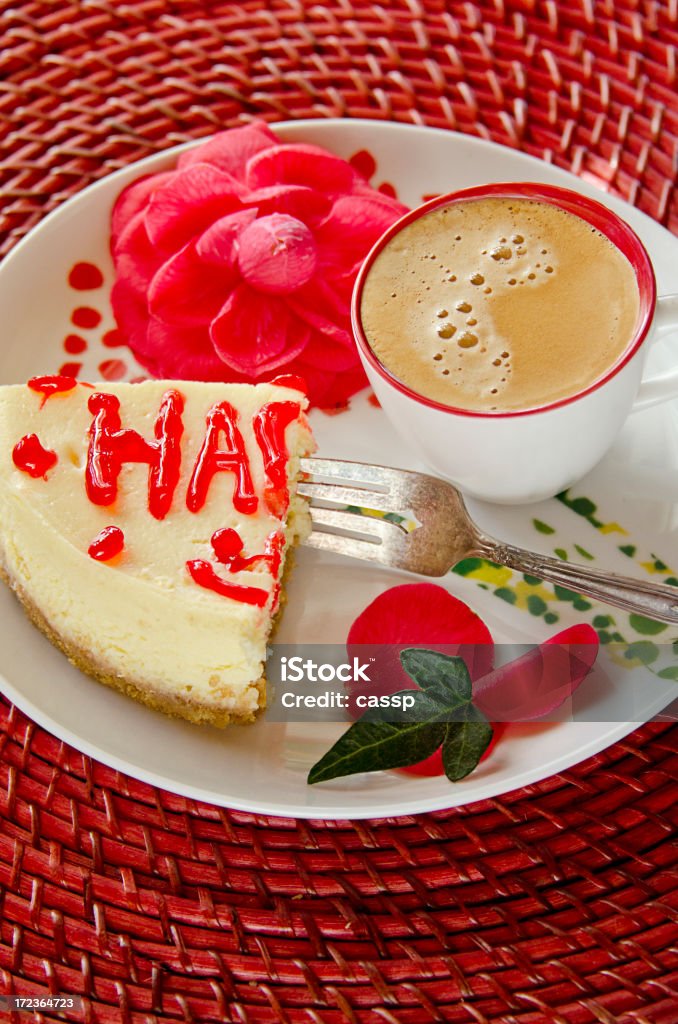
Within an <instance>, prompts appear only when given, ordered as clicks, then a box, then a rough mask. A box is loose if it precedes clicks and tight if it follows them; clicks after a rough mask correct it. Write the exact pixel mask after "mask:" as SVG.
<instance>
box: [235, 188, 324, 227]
mask: <svg viewBox="0 0 678 1024" xmlns="http://www.w3.org/2000/svg"><path fill="white" fill-rule="evenodd" d="M243 202H247V205H248V206H256V208H257V212H258V214H259V216H260V217H265V216H267V215H268V214H269V213H287V214H289V215H290V217H297V218H298V219H299V220H302V221H303V222H304V224H309V225H313V224H315V223H317V221H319V220H321V219H322V218H323V217H326V216H327V214H328V213H329V211H330V209H331V207H332V199H331V197H330V196H328V195H327V194H326V193H324V192H318V191H316V190H315V189H312V188H306V186H304V185H271V186H269V187H268V188H259V189H255V190H254V191H253V192H250V193H249V194H248V195H247V198H246V200H243Z"/></svg>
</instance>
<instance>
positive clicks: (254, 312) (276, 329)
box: [210, 284, 308, 377]
mask: <svg viewBox="0 0 678 1024" xmlns="http://www.w3.org/2000/svg"><path fill="white" fill-rule="evenodd" d="M210 337H211V339H212V344H213V345H214V349H215V351H216V353H217V355H218V356H219V357H220V358H221V359H222V360H223V361H224V362H225V363H226V365H227V366H229V367H231V368H232V369H233V370H235V371H236V372H238V373H242V374H245V375H246V376H247V377H259V376H261V374H263V373H266V372H268V371H270V370H276V369H277V368H278V367H279V366H284V365H286V364H287V363H288V362H289V361H290V360H292V359H294V358H295V356H297V355H298V354H299V353H300V352H301V351H302V350H303V349H304V347H305V345H306V342H307V340H308V328H305V327H304V325H303V324H302V323H301V322H300V321H299V320H298V319H297V318H296V317H295V316H294V314H293V313H292V312H291V311H290V310H289V308H288V306H287V303H286V302H284V301H283V300H282V299H279V298H278V297H277V296H275V295H267V296H266V299H265V300H262V297H261V295H260V294H259V293H258V292H256V291H255V290H254V289H253V288H249V287H248V286H247V285H243V284H241V285H238V287H237V288H236V289H235V290H234V291H233V292H232V293H231V294H230V295H229V297H228V299H227V300H226V302H225V304H224V306H223V308H222V310H221V312H220V313H219V316H218V317H217V318H216V319H215V320H213V321H212V325H211V327H210Z"/></svg>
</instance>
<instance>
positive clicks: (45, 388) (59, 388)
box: [28, 376, 78, 409]
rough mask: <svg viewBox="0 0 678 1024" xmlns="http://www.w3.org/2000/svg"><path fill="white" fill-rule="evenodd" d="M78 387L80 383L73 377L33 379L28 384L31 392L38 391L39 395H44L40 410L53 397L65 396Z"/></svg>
mask: <svg viewBox="0 0 678 1024" xmlns="http://www.w3.org/2000/svg"><path fill="white" fill-rule="evenodd" d="M77 386H78V382H77V381H76V380H75V379H74V378H73V377H61V376H59V377H31V379H30V380H29V382H28V387H29V388H30V389H31V391H37V393H38V394H39V395H42V402H41V403H40V408H41V409H42V407H43V405H44V404H45V402H46V401H47V399H48V398H51V396H52V395H58V394H59V393H61V394H63V393H64V392H66V391H72V390H73V388H75V387H77Z"/></svg>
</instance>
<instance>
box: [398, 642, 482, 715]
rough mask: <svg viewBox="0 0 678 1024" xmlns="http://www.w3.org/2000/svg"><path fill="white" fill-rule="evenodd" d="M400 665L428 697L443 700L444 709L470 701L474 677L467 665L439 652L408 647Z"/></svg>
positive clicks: (403, 653)
mask: <svg viewBox="0 0 678 1024" xmlns="http://www.w3.org/2000/svg"><path fill="white" fill-rule="evenodd" d="M400 664H401V665H402V666H403V668H404V669H405V671H406V672H407V674H408V676H409V677H410V679H413V680H414V682H415V683H416V684H417V686H419V687H420V688H421V689H422V690H424V691H425V692H428V694H429V696H431V697H433V696H434V695H435V696H436V697H438V698H439V699H441V700H442V702H443V704H444V706H446V707H447V706H449V705H450V704H453V705H454V706H455V707H456V706H457V705H458V704H459V703H466V702H467V701H470V700H471V693H472V686H471V677H470V676H469V674H468V669H467V668H466V663H465V662H464V661H463V660H462V659H461V658H453V657H451V656H450V655H448V654H441V653H440V652H439V651H427V650H424V649H423V648H421V647H408V648H406V649H405V650H404V651H401V652H400Z"/></svg>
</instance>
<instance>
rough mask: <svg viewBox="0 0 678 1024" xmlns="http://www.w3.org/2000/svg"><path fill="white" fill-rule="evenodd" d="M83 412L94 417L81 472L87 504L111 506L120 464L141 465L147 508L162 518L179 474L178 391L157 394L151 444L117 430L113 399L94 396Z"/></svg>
mask: <svg viewBox="0 0 678 1024" xmlns="http://www.w3.org/2000/svg"><path fill="white" fill-rule="evenodd" d="M88 408H89V411H90V412H91V413H93V415H94V420H93V421H92V426H91V427H90V442H89V451H88V453H87V467H86V470H85V485H86V488H87V497H88V498H89V500H90V501H91V502H92V503H93V504H95V505H112V504H113V502H114V501H115V499H116V497H117V495H118V477H119V476H120V470H121V469H122V466H123V463H125V462H146V463H148V465H149V467H150V472H149V476H148V508H149V511H150V513H151V515H152V516H153V517H154V518H155V519H164V517H165V516H166V515H167V513H168V512H169V510H170V506H171V504H172V498H173V496H174V491H175V490H176V487H177V484H178V483H179V475H180V472H181V443H180V442H181V436H182V434H183V430H184V426H183V422H182V419H181V414H182V412H183V409H184V400H183V398H182V396H181V395H180V394H179V392H178V391H167V392H166V393H165V395H164V396H163V400H162V404H161V406H160V412H159V414H158V418H157V419H156V421H155V429H154V433H155V440H153V441H145V440H144V438H143V437H142V436H141V434H138V433H137V432H136V430H123V429H122V428H121V425H120V400H119V399H118V398H116V397H115V395H106V394H103V393H101V392H95V393H94V394H93V395H92V396H91V397H90V399H89V401H88Z"/></svg>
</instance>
